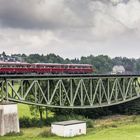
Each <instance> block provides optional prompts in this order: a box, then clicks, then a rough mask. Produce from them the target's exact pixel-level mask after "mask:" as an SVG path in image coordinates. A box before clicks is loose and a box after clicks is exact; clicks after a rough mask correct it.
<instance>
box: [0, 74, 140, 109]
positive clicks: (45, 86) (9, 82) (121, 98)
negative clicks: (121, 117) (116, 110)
mask: <svg viewBox="0 0 140 140" xmlns="http://www.w3.org/2000/svg"><path fill="white" fill-rule="evenodd" d="M139 97H140V75H1V76H0V101H3V100H4V101H12V102H18V103H25V104H31V105H39V106H44V107H45V106H46V107H56V108H98V107H105V106H112V105H116V104H121V103H124V102H128V101H131V100H134V99H136V98H139Z"/></svg>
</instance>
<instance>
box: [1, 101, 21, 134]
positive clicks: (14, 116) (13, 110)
mask: <svg viewBox="0 0 140 140" xmlns="http://www.w3.org/2000/svg"><path fill="white" fill-rule="evenodd" d="M12 132H15V133H18V132H20V130H19V119H18V111H17V104H12V103H10V104H9V103H7V104H0V135H1V136H3V135H5V134H7V133H12Z"/></svg>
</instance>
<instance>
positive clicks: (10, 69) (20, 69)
mask: <svg viewBox="0 0 140 140" xmlns="http://www.w3.org/2000/svg"><path fill="white" fill-rule="evenodd" d="M28 73H37V74H44V73H51V74H63V73H65V74H88V73H93V68H92V65H90V64H57V63H21V62H0V74H28Z"/></svg>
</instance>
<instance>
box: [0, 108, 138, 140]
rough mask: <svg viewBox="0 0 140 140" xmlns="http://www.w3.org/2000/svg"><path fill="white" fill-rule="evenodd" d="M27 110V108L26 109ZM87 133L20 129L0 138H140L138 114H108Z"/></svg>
mask: <svg viewBox="0 0 140 140" xmlns="http://www.w3.org/2000/svg"><path fill="white" fill-rule="evenodd" d="M26 111H27V110H26ZM93 122H94V128H89V129H88V130H87V135H83V136H77V137H74V138H62V137H57V136H51V134H50V128H49V127H43V128H28V129H27V128H26V129H21V134H19V135H10V136H4V137H0V140H31V139H32V140H45V139H47V140H68V139H73V140H140V116H120V115H115V116H108V117H104V118H102V119H98V120H95V121H93Z"/></svg>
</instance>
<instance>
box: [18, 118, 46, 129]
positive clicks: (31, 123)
mask: <svg viewBox="0 0 140 140" xmlns="http://www.w3.org/2000/svg"><path fill="white" fill-rule="evenodd" d="M19 123H20V127H22V128H28V127H35V126H37V127H42V126H44V125H45V124H46V121H45V120H42V121H40V119H37V118H29V117H22V118H20V119H19Z"/></svg>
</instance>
